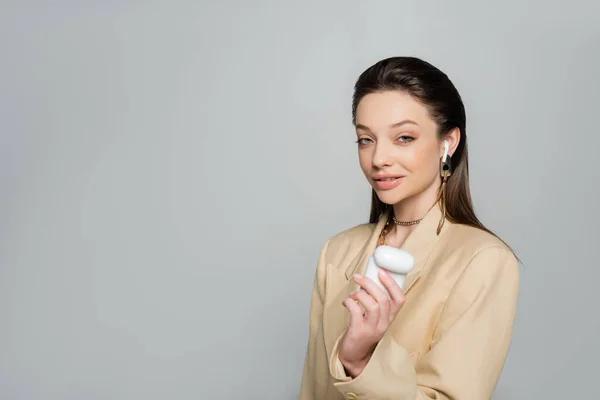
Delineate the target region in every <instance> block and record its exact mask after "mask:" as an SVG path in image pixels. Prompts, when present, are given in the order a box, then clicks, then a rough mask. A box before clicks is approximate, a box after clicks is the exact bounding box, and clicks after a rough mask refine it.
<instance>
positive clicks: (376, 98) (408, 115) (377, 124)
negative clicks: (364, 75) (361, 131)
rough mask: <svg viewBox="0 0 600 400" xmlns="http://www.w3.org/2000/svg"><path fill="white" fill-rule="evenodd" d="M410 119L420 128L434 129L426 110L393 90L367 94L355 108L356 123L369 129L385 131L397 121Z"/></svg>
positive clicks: (406, 94)
mask: <svg viewBox="0 0 600 400" xmlns="http://www.w3.org/2000/svg"><path fill="white" fill-rule="evenodd" d="M405 119H410V120H413V121H415V122H416V123H417V124H419V126H420V127H421V128H433V129H435V122H434V121H433V120H432V119H431V117H430V116H429V112H428V111H427V108H426V107H425V106H424V105H423V104H422V103H421V102H419V101H418V100H417V99H415V98H414V97H413V96H411V95H410V94H408V93H406V92H402V91H398V90H394V91H385V92H376V93H369V94H367V95H366V96H364V97H363V98H362V99H361V100H360V102H359V103H358V107H357V108H356V123H357V124H361V125H365V126H368V127H369V128H370V129H372V130H374V131H377V130H387V128H388V127H389V126H390V125H392V124H395V123H397V122H399V121H402V120H405Z"/></svg>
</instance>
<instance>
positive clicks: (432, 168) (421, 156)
mask: <svg viewBox="0 0 600 400" xmlns="http://www.w3.org/2000/svg"><path fill="white" fill-rule="evenodd" d="M411 167H412V168H413V171H414V173H415V174H416V175H418V176H419V177H420V178H422V179H432V178H433V177H435V175H436V174H437V172H438V169H439V160H438V159H437V153H436V152H435V149H434V150H431V149H427V148H424V149H419V150H418V151H415V154H414V158H413V159H411Z"/></svg>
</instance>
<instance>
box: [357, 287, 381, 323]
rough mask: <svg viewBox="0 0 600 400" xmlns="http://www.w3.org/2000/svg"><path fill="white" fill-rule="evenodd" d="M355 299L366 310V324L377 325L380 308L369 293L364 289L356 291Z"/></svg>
mask: <svg viewBox="0 0 600 400" xmlns="http://www.w3.org/2000/svg"><path fill="white" fill-rule="evenodd" d="M355 296H356V299H357V300H358V301H359V303H360V304H361V305H362V306H363V308H364V309H365V310H366V311H367V315H366V316H365V317H366V320H367V324H368V325H369V326H371V327H372V328H374V327H376V326H378V325H379V318H380V310H379V304H378V303H377V301H375V299H374V298H373V297H371V295H370V294H369V293H367V292H365V291H364V290H359V291H358V292H356V295H355Z"/></svg>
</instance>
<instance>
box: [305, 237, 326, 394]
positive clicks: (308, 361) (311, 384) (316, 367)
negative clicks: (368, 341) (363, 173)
mask: <svg viewBox="0 0 600 400" xmlns="http://www.w3.org/2000/svg"><path fill="white" fill-rule="evenodd" d="M330 240H331V239H329V240H327V241H326V242H325V244H324V245H323V247H322V249H321V254H320V256H319V261H318V263H317V268H316V272H315V276H314V282H313V287H312V296H311V302H310V314H309V335H308V345H307V349H306V355H305V358H304V368H303V371H302V380H301V384H300V397H299V398H300V400H315V399H317V398H318V395H317V394H318V393H322V388H321V387H320V386H321V385H323V382H324V381H325V380H326V379H327V376H328V373H329V372H328V369H327V358H326V356H325V349H324V346H325V342H324V340H323V337H322V330H321V329H320V327H321V321H322V317H323V303H324V300H325V276H326V272H327V271H326V267H327V265H326V263H325V254H326V253H327V248H328V246H329V242H330Z"/></svg>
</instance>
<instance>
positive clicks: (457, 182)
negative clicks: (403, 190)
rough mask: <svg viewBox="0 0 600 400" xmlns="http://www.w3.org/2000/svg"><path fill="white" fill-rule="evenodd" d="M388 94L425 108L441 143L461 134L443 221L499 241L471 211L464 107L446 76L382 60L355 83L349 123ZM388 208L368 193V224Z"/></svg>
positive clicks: (409, 62) (413, 63)
mask: <svg viewBox="0 0 600 400" xmlns="http://www.w3.org/2000/svg"><path fill="white" fill-rule="evenodd" d="M387 90H400V91H404V92H406V93H409V94H410V95H412V96H413V97H415V98H416V99H418V100H419V101H420V102H421V103H422V104H424V105H425V106H426V107H427V109H428V111H429V114H430V115H431V117H432V118H433V119H434V121H436V123H437V126H438V137H439V138H440V139H442V138H443V137H444V135H446V134H447V133H449V132H450V131H451V130H452V129H454V128H458V129H459V130H460V141H459V143H458V146H457V147H456V150H455V152H454V154H452V157H451V165H452V176H451V177H450V178H449V179H448V182H447V183H446V198H445V206H446V217H447V218H448V220H450V221H452V222H454V223H458V224H465V225H469V226H472V227H475V228H478V229H481V230H483V231H485V232H488V233H489V234H491V235H493V236H495V237H497V238H498V239H500V238H499V237H498V236H497V235H496V234H494V233H493V232H492V231H490V230H489V229H488V228H486V227H485V226H484V225H483V224H482V223H481V221H479V219H478V218H477V216H476V215H475V210H474V209H473V203H472V201H471V192H470V188H469V163H468V150H467V132H466V113H465V107H464V104H463V101H462V99H461V96H460V94H459V93H458V90H457V89H456V88H455V87H454V84H453V83H452V82H451V81H450V79H449V78H448V76H447V75H446V74H445V73H443V72H442V71H440V70H439V69H437V68H436V67H434V66H433V65H431V64H429V63H428V62H426V61H423V60H421V59H419V58H415V57H391V58H387V59H384V60H381V61H379V62H377V63H376V64H374V65H372V66H371V67H369V68H368V69H367V70H365V71H364V72H363V73H362V74H361V75H360V76H359V78H358V80H357V81H356V84H355V86H354V95H353V97H352V123H353V124H354V125H356V109H357V107H358V103H359V102H360V100H361V99H362V98H363V97H364V96H365V95H367V94H369V93H374V92H380V91H387ZM440 179H441V177H440ZM391 208H392V206H391V205H389V204H385V203H384V202H382V201H381V200H379V197H377V194H376V193H375V191H374V190H371V213H370V216H369V222H370V223H375V222H377V221H379V219H380V218H381V216H382V215H383V213H384V212H386V211H387V210H389V209H391ZM500 240H501V241H502V242H504V241H503V240H502V239H500ZM505 244H506V243H505ZM507 246H508V245H507ZM509 248H510V246H509ZM513 253H514V252H513Z"/></svg>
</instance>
